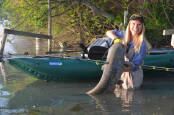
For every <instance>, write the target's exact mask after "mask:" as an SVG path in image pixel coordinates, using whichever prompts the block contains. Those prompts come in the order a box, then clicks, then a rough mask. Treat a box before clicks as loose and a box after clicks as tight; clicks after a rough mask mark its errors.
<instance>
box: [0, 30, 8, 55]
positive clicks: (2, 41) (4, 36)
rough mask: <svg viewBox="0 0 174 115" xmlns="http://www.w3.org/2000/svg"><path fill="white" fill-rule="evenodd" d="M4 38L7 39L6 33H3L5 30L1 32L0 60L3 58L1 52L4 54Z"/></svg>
mask: <svg viewBox="0 0 174 115" xmlns="http://www.w3.org/2000/svg"><path fill="white" fill-rule="evenodd" d="M6 38H7V33H6V32H5V30H3V32H2V39H1V44H0V58H2V57H3V52H4V47H5V42H6Z"/></svg>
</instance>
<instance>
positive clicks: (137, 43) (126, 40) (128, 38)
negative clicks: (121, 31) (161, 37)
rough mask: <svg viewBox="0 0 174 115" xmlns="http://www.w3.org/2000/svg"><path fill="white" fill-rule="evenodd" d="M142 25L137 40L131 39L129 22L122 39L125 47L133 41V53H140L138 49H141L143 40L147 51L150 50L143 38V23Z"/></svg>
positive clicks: (148, 44)
mask: <svg viewBox="0 0 174 115" xmlns="http://www.w3.org/2000/svg"><path fill="white" fill-rule="evenodd" d="M142 25H143V28H142V31H141V33H140V34H139V35H138V38H137V39H133V38H132V34H131V31H130V22H129V24H128V26H127V28H126V32H125V37H124V45H125V46H127V44H128V43H129V42H131V41H132V40H133V41H134V50H135V52H139V51H140V47H141V44H142V43H143V40H144V41H145V42H146V46H147V51H150V49H151V45H150V43H149V42H148V41H147V39H146V38H145V35H144V33H145V26H144V24H143V23H142Z"/></svg>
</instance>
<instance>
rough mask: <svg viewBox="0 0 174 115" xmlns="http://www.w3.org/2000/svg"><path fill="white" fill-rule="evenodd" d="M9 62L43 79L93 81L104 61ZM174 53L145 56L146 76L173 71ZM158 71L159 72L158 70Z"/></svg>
mask: <svg viewBox="0 0 174 115" xmlns="http://www.w3.org/2000/svg"><path fill="white" fill-rule="evenodd" d="M8 63H9V64H10V65H12V66H15V67H16V68H18V69H20V70H22V71H24V72H26V73H28V74H30V75H32V76H34V77H36V78H38V79H43V80H53V81H91V80H99V79H100V77H101V75H102V70H101V66H102V65H103V64H104V61H101V60H90V59H82V58H81V57H80V56H79V57H78V56H77V57H35V58H11V59H8ZM173 68H174V53H167V54H158V55H149V56H146V57H145V61H144V66H143V69H144V74H145V76H149V75H157V74H161V73H165V74H166V73H167V72H172V71H174V70H173ZM157 71H158V72H157Z"/></svg>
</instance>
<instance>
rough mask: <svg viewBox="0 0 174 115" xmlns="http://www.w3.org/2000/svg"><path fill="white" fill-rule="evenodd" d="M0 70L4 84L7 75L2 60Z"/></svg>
mask: <svg viewBox="0 0 174 115" xmlns="http://www.w3.org/2000/svg"><path fill="white" fill-rule="evenodd" d="M0 70H1V74H2V77H3V80H4V84H6V82H7V78H6V76H7V67H6V65H5V64H4V62H0Z"/></svg>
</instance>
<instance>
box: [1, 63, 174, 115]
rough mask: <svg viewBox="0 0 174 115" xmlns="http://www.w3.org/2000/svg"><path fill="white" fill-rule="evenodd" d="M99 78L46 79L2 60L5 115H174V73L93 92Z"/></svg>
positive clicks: (2, 105) (3, 111) (2, 96)
mask: <svg viewBox="0 0 174 115" xmlns="http://www.w3.org/2000/svg"><path fill="white" fill-rule="evenodd" d="M95 84H96V82H80V83H79V82H68V83H66V82H61V83H60V82H46V81H43V80H38V79H35V78H33V77H31V76H29V75H26V74H25V73H23V72H20V71H18V70H17V69H16V68H14V67H12V66H10V65H8V64H7V63H1V74H0V113H1V115H9V114H15V115H16V114H22V115H28V114H29V115H57V114H60V115H173V114H174V77H172V76H158V77H157V76H154V77H153V78H149V77H146V76H145V79H144V84H143V87H142V88H141V89H140V90H136V91H118V92H116V93H115V94H114V93H110V94H102V95H98V96H89V95H86V94H85V92H86V91H88V90H90V89H91V88H92V87H94V86H95Z"/></svg>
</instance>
